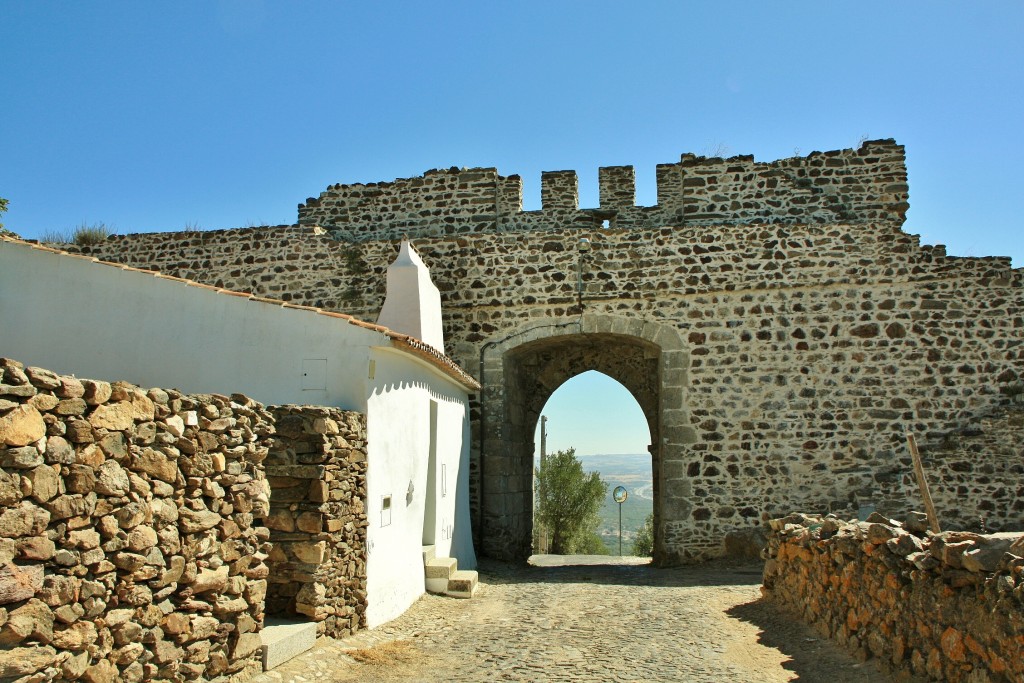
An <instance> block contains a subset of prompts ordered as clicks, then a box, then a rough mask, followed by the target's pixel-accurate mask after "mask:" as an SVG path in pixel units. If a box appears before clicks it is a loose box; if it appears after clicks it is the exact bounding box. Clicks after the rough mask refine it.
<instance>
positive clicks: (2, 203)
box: [0, 197, 8, 230]
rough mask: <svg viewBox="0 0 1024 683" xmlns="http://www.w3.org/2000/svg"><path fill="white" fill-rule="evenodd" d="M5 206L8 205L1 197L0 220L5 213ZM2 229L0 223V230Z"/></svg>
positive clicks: (2, 225)
mask: <svg viewBox="0 0 1024 683" xmlns="http://www.w3.org/2000/svg"><path fill="white" fill-rule="evenodd" d="M7 204H8V202H7V200H6V199H4V198H3V197H0V218H2V217H3V215H4V213H6V212H7ZM3 229H4V224H3V223H0V230H3Z"/></svg>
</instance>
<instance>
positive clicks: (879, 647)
mask: <svg viewBox="0 0 1024 683" xmlns="http://www.w3.org/2000/svg"><path fill="white" fill-rule="evenodd" d="M923 518H924V515H922V514H916V515H911V516H910V517H909V519H908V520H907V522H906V523H900V522H898V521H895V520H891V519H886V518H885V517H882V516H881V515H877V514H876V515H874V516H872V517H869V518H868V520H867V521H865V522H844V521H842V520H839V519H835V518H825V519H822V518H821V517H813V516H805V515H799V514H794V515H791V516H789V517H786V518H782V519H775V520H772V521H771V523H770V524H771V528H772V532H771V534H770V535H769V539H768V547H767V551H766V552H767V555H768V561H767V562H766V564H765V569H764V587H763V588H762V592H763V593H764V595H765V597H766V598H767V599H768V600H769V601H771V602H773V603H775V604H777V605H780V606H782V607H784V608H786V609H788V610H789V611H791V612H793V613H794V614H796V615H797V616H798V617H800V618H802V619H804V620H805V621H807V622H808V623H810V624H811V625H813V626H814V627H815V628H817V629H818V631H819V632H821V633H822V634H824V635H825V636H827V637H829V638H833V639H835V640H836V641H838V642H839V643H840V644H841V645H843V646H845V647H846V648H848V649H849V650H851V651H853V652H854V653H856V654H858V655H860V656H861V657H864V658H868V657H874V658H876V660H877V661H878V662H879V663H880V664H881V665H882V666H883V668H886V669H888V670H890V671H892V672H893V673H894V674H896V676H897V677H899V678H900V679H901V680H902V679H905V678H908V677H912V676H917V677H920V678H921V679H925V678H927V679H928V680H936V681H937V680H942V681H1019V680H1022V679H1024V622H1022V621H1021V619H1020V615H1021V612H1022V609H1024V559H1022V558H1024V535H1021V534H1016V535H1009V534H1001V535H978V534H972V533H966V532H959V531H949V532H944V533H941V534H937V535H934V536H933V535H931V534H930V533H925V527H926V523H925V521H924V519H923Z"/></svg>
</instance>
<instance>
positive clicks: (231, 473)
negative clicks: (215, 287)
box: [0, 359, 273, 681]
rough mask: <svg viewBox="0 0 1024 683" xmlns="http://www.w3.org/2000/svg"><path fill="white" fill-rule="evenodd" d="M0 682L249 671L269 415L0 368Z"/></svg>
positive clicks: (210, 399) (244, 405)
mask: <svg viewBox="0 0 1024 683" xmlns="http://www.w3.org/2000/svg"><path fill="white" fill-rule="evenodd" d="M0 375H2V381H0V467H2V468H0V643H2V645H3V648H0V678H3V679H4V680H15V679H17V680H35V681H44V680H53V679H57V680H76V679H83V680H87V681H111V680H124V681H142V680H171V681H177V680H214V679H219V678H222V677H223V676H225V675H229V674H242V673H247V672H251V671H253V670H256V671H258V670H260V668H261V665H260V659H259V658H260V638H259V633H258V632H259V630H260V628H261V627H262V624H263V616H264V614H263V610H264V596H265V594H266V590H267V575H268V572H269V568H268V565H267V563H266V562H265V560H266V558H267V551H268V549H269V547H268V543H267V541H268V538H269V532H268V531H267V529H266V528H265V527H264V526H263V525H262V519H263V517H265V516H266V514H267V510H268V505H269V501H268V494H269V490H268V486H267V481H266V479H265V478H264V476H263V470H262V466H261V464H260V463H261V462H262V461H263V459H264V458H266V456H267V449H268V443H269V436H270V434H271V433H272V432H273V425H272V421H271V418H270V415H269V414H267V413H266V412H265V411H264V410H263V408H262V407H261V406H260V405H259V404H256V403H254V402H251V401H248V400H247V399H245V397H242V396H237V395H236V396H234V397H232V398H231V399H229V398H227V397H225V396H209V395H203V396H185V395H181V394H179V393H177V392H174V391H163V390H160V389H150V390H148V391H147V390H143V389H139V388H138V387H135V386H132V385H129V384H125V383H113V384H110V383H107V382H100V381H91V380H78V379H75V378H74V377H64V376H57V375H55V374H53V373H51V372H48V371H46V370H41V369H39V368H24V367H22V366H21V364H19V363H16V362H14V361H10V360H6V359H2V360H0Z"/></svg>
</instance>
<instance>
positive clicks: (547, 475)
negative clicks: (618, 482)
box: [535, 448, 608, 555]
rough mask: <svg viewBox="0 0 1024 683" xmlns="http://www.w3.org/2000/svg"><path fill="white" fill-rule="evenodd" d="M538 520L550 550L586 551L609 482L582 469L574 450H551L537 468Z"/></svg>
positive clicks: (559, 552) (568, 552)
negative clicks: (548, 542)
mask: <svg viewBox="0 0 1024 683" xmlns="http://www.w3.org/2000/svg"><path fill="white" fill-rule="evenodd" d="M535 473H536V476H537V485H538V491H537V494H538V495H537V522H538V523H539V524H541V525H543V526H544V528H545V529H546V530H547V532H548V534H549V535H550V539H551V545H550V549H549V552H551V553H552V554H553V555H566V554H571V553H574V552H586V550H585V549H586V548H589V547H590V546H591V545H592V544H591V543H589V541H590V540H591V537H592V536H594V530H595V529H596V528H597V525H598V522H599V518H598V512H599V511H600V509H601V503H602V502H603V501H604V497H605V495H606V494H607V492H608V485H607V484H606V483H604V482H603V481H601V476H600V475H599V474H598V473H597V472H590V473H587V472H584V471H583V463H581V462H580V461H579V459H578V458H577V457H576V449H575V448H570V449H568V450H565V451H558V452H556V453H552V454H551V455H548V456H546V457H545V458H544V460H543V461H542V462H541V465H540V467H539V468H537V470H536V472H535Z"/></svg>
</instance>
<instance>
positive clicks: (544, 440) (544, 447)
mask: <svg viewBox="0 0 1024 683" xmlns="http://www.w3.org/2000/svg"><path fill="white" fill-rule="evenodd" d="M547 457H548V416H547V415H541V416H540V464H541V465H543V464H544V460H545V459H546V458H547Z"/></svg>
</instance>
